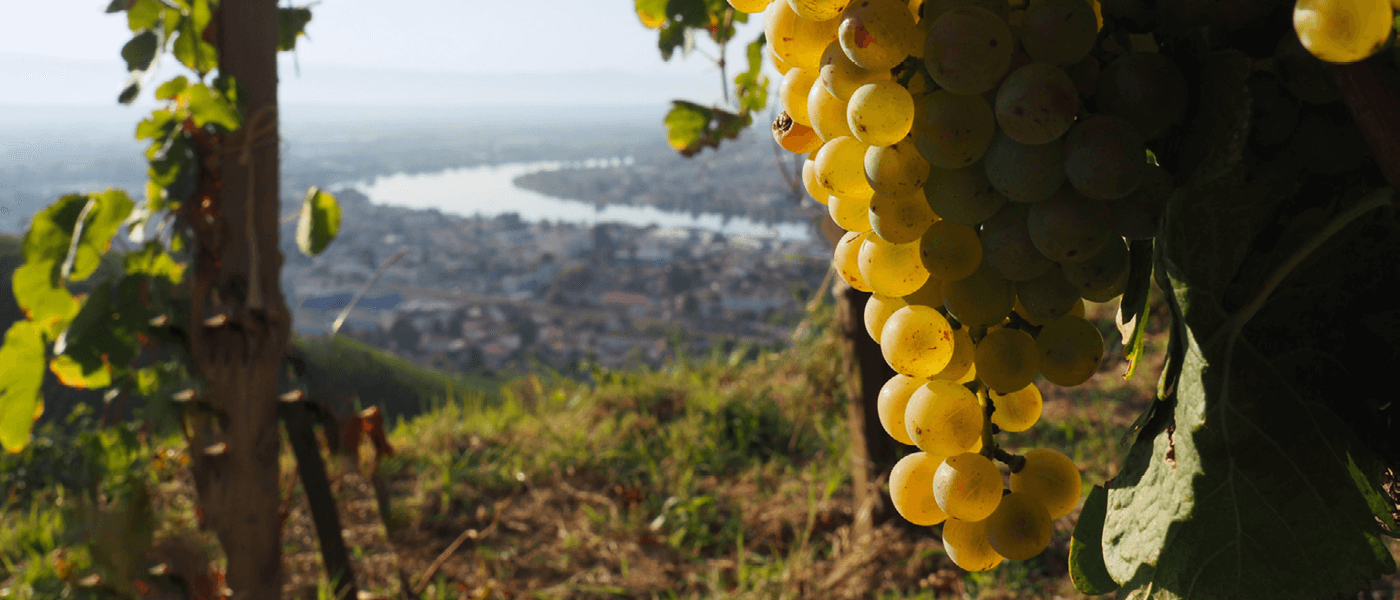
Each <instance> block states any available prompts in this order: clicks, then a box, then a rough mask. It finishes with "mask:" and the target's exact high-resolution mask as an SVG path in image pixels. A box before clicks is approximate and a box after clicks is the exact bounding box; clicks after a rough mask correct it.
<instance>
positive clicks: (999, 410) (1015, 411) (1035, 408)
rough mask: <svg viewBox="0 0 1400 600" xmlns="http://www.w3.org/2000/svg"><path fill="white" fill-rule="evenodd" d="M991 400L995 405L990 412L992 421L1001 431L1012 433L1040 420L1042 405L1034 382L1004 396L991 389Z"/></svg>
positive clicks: (1025, 428) (1038, 389)
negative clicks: (994, 408)
mask: <svg viewBox="0 0 1400 600" xmlns="http://www.w3.org/2000/svg"><path fill="white" fill-rule="evenodd" d="M991 400H992V405H993V406H995V407H996V410H995V411H993V412H992V422H993V423H996V425H997V427H1000V428H1001V429H1002V431H1010V432H1012V433H1016V432H1020V431H1025V430H1027V429H1030V428H1031V426H1032V425H1035V422H1036V421H1039V420H1040V410H1041V408H1042V407H1043V405H1044V402H1043V400H1042V398H1041V396H1040V388H1038V387H1035V384H1034V383H1031V384H1027V385H1026V387H1023V388H1021V389H1019V390H1016V391H1014V392H1011V393H1009V394H1006V395H1004V396H1003V395H1001V394H999V393H997V392H996V391H995V390H993V391H992V393H991Z"/></svg>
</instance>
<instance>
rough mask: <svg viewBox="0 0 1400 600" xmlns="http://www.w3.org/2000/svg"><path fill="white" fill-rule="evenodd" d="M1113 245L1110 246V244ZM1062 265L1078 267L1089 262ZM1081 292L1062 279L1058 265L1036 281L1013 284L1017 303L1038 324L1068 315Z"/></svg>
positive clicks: (1046, 271) (1047, 270) (1063, 275)
mask: <svg viewBox="0 0 1400 600" xmlns="http://www.w3.org/2000/svg"><path fill="white" fill-rule="evenodd" d="M1112 243H1113V242H1109V244H1112ZM1092 260H1093V259H1089V260H1088V261H1085V262H1084V263H1074V264H1068V263H1067V264H1065V265H1064V266H1077V265H1081V264H1085V263H1087V262H1091V261H1092ZM1079 290H1080V288H1079V287H1077V286H1075V285H1074V284H1073V283H1070V282H1069V280H1068V279H1066V278H1065V274H1064V271H1063V269H1062V267H1061V265H1053V266H1051V267H1050V268H1049V269H1046V270H1045V272H1044V273H1041V274H1040V276H1039V277H1036V278H1035V279H1031V280H1029V281H1018V282H1016V299H1017V300H1019V301H1020V302H1021V307H1022V308H1024V309H1025V310H1026V313H1027V315H1028V316H1029V317H1030V318H1031V319H1034V320H1036V321H1038V322H1041V323H1049V322H1050V321H1054V320H1055V319H1058V318H1060V317H1063V316H1065V315H1067V314H1069V311H1070V310H1071V309H1073V308H1074V307H1075V305H1076V304H1078V303H1079V298H1080V295H1079V294H1080V291H1079Z"/></svg>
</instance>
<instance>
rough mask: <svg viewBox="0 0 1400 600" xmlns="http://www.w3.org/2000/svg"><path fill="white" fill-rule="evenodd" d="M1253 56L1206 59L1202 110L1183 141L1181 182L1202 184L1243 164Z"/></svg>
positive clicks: (1232, 52) (1233, 52) (1233, 54)
mask: <svg viewBox="0 0 1400 600" xmlns="http://www.w3.org/2000/svg"><path fill="white" fill-rule="evenodd" d="M1252 68H1253V67H1252V66H1251V64H1250V61H1249V57H1247V56H1245V55H1244V53H1242V52H1239V51H1238V50H1230V51H1227V52H1219V53H1215V54H1212V55H1210V56H1207V57H1205V64H1203V65H1202V66H1201V76H1200V82H1201V88H1200V93H1199V96H1198V98H1199V102H1198V103H1197V106H1199V107H1200V108H1199V110H1198V112H1197V114H1196V115H1195V116H1194V118H1192V119H1191V126H1190V128H1189V129H1188V130H1187V131H1189V132H1190V133H1188V134H1187V135H1186V138H1185V140H1183V142H1182V150H1181V153H1180V157H1181V164H1180V165H1179V169H1178V176H1177V181H1186V182H1188V183H1194V184H1201V183H1205V182H1208V181H1210V180H1212V179H1215V178H1217V177H1220V176H1222V175H1224V174H1225V173H1227V172H1229V171H1230V170H1231V169H1233V168H1234V167H1235V165H1237V164H1239V162H1240V159H1241V158H1242V157H1243V155H1244V147H1245V144H1246V142H1248V141H1249V125H1250V112H1251V110H1252V105H1251V100H1250V96H1249V87H1248V86H1246V85H1245V80H1246V79H1248V78H1249V74H1250V72H1251V71H1252Z"/></svg>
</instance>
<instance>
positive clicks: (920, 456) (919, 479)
mask: <svg viewBox="0 0 1400 600" xmlns="http://www.w3.org/2000/svg"><path fill="white" fill-rule="evenodd" d="M942 462H943V457H942V456H932V455H930V454H929V453H927V452H915V453H913V454H910V455H908V456H905V457H904V458H901V459H899V462H897V463H895V464H894V468H893V469H890V502H891V503H893V504H894V509H895V510H897V511H899V516H901V517H904V520H906V521H909V522H910V523H913V524H915V525H937V524H939V523H942V522H943V521H945V520H947V518H948V515H947V514H945V513H944V512H943V509H941V508H938V502H936V501H934V499H933V474H934V472H935V471H937V470H938V465H939V464H940V463H942Z"/></svg>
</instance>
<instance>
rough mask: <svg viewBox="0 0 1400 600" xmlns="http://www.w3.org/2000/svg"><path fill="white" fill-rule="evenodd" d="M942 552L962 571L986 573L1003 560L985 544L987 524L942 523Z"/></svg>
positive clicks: (975, 522)
mask: <svg viewBox="0 0 1400 600" xmlns="http://www.w3.org/2000/svg"><path fill="white" fill-rule="evenodd" d="M943 550H944V551H946V552H947V553H948V558H951V559H953V564H956V565H958V566H959V567H962V569H963V570H964V571H973V572H976V571H986V570H989V569H991V568H992V567H995V566H997V565H999V564H1001V561H1003V560H1005V559H1003V558H1002V556H1001V555H1000V554H997V553H996V550H993V549H992V545H991V544H990V543H989V542H987V524H986V523H984V522H982V521H974V522H968V521H963V520H961V519H948V520H947V522H945V523H943Z"/></svg>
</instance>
